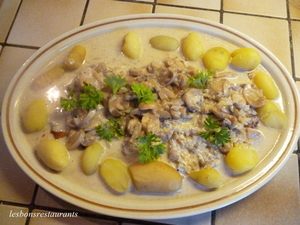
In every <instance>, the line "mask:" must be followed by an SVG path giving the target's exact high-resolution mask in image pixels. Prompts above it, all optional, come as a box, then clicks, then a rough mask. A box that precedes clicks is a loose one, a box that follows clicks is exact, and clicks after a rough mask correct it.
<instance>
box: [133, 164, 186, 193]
mask: <svg viewBox="0 0 300 225" xmlns="http://www.w3.org/2000/svg"><path fill="white" fill-rule="evenodd" d="M128 169H129V172H130V174H131V177H132V180H133V183H134V186H135V188H136V189H137V190H138V191H142V192H153V193H171V192H175V191H178V190H180V189H181V187H182V177H181V175H180V174H179V173H178V172H177V170H176V169H175V168H173V167H172V166H170V165H168V164H166V163H163V162H160V161H153V162H150V163H146V164H142V163H140V162H136V163H134V164H132V165H130V166H129V167H128Z"/></svg>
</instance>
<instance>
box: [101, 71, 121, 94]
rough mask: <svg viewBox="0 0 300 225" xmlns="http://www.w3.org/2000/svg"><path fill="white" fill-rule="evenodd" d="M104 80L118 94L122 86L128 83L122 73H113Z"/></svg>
mask: <svg viewBox="0 0 300 225" xmlns="http://www.w3.org/2000/svg"><path fill="white" fill-rule="evenodd" d="M104 82H105V83H106V84H107V85H108V86H109V87H110V88H111V90H112V92H113V94H116V93H117V92H118V90H119V89H120V88H121V87H125V86H126V85H127V82H126V80H125V79H124V78H123V77H121V76H120V75H111V76H108V77H106V78H105V79H104Z"/></svg>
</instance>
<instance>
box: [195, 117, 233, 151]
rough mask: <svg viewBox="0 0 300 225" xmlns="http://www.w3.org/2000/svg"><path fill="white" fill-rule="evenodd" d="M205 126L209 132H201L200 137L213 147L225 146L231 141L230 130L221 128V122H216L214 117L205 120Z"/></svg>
mask: <svg viewBox="0 0 300 225" xmlns="http://www.w3.org/2000/svg"><path fill="white" fill-rule="evenodd" d="M203 126H204V127H205V128H207V129H206V130H207V131H203V132H200V136H201V137H202V138H204V139H205V140H207V141H209V142H211V143H212V144H213V145H215V146H219V145H224V144H226V143H228V142H230V141H231V139H230V134H229V129H228V128H227V127H223V126H220V122H219V121H217V120H215V119H214V118H213V116H212V115H209V116H208V117H207V118H206V119H205V121H204V125H203Z"/></svg>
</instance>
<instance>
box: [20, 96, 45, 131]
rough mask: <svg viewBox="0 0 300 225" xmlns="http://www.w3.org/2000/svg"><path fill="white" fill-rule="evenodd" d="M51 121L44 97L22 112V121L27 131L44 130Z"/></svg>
mask: <svg viewBox="0 0 300 225" xmlns="http://www.w3.org/2000/svg"><path fill="white" fill-rule="evenodd" d="M48 121H49V115H48V109H47V103H46V102H45V101H44V100H43V99H37V100H35V101H33V102H32V103H31V104H30V105H29V106H27V108H25V110H24V111H23V112H22V123H23V127H24V129H25V131H26V132H28V133H33V132H37V131H41V130H43V129H44V128H45V127H46V125H47V124H48Z"/></svg>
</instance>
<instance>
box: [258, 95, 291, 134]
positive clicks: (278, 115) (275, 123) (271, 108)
mask: <svg viewBox="0 0 300 225" xmlns="http://www.w3.org/2000/svg"><path fill="white" fill-rule="evenodd" d="M256 111H257V114H258V116H259V118H260V119H261V121H262V122H263V123H264V124H265V125H266V126H268V127H271V128H275V129H277V130H281V129H283V128H285V126H286V124H287V118H286V115H285V114H284V112H282V111H281V109H280V108H279V106H278V105H277V104H276V103H275V102H272V101H271V100H267V101H266V104H265V105H264V106H262V107H259V108H257V109H256Z"/></svg>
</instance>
